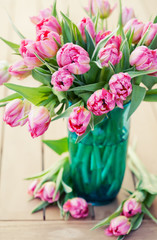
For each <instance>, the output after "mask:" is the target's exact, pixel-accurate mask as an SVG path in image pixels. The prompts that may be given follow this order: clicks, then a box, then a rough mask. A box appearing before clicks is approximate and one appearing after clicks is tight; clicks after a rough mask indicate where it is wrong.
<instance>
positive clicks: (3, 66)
mask: <svg viewBox="0 0 157 240" xmlns="http://www.w3.org/2000/svg"><path fill="white" fill-rule="evenodd" d="M8 68H9V65H8V63H7V62H6V61H0V85H2V84H3V83H5V82H7V81H9V79H10V77H11V76H10V74H9V72H8Z"/></svg>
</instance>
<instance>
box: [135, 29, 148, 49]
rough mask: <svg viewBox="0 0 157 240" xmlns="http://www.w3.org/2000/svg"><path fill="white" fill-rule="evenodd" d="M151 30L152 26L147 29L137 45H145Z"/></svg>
mask: <svg viewBox="0 0 157 240" xmlns="http://www.w3.org/2000/svg"><path fill="white" fill-rule="evenodd" d="M149 31H150V26H149V28H148V29H147V31H146V32H145V34H144V35H143V37H142V38H141V39H140V41H139V43H138V44H137V47H139V46H142V45H144V42H145V40H146V38H147V36H148V33H149Z"/></svg>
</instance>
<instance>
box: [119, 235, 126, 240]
mask: <svg viewBox="0 0 157 240" xmlns="http://www.w3.org/2000/svg"><path fill="white" fill-rule="evenodd" d="M125 237H126V235H125V236H119V237H118V238H117V240H123V239H124V238H125Z"/></svg>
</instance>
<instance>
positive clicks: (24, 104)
mask: <svg viewBox="0 0 157 240" xmlns="http://www.w3.org/2000/svg"><path fill="white" fill-rule="evenodd" d="M30 109H31V104H30V103H29V102H28V101H26V100H25V101H22V100H21V99H14V100H12V101H10V102H9V103H8V104H7V105H6V107H5V111H4V116H3V120H4V121H5V122H6V123H7V124H8V125H10V126H11V127H16V126H23V125H25V124H26V122H27V121H28V118H25V117H26V116H27V115H28V113H29V111H30ZM23 118H25V119H23ZM20 119H23V120H21V121H20Z"/></svg>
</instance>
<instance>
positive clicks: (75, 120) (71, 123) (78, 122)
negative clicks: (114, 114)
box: [68, 107, 91, 136]
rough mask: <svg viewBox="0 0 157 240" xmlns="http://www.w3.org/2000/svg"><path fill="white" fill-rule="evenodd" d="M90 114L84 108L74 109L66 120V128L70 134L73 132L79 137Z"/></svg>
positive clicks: (83, 131)
mask: <svg viewBox="0 0 157 240" xmlns="http://www.w3.org/2000/svg"><path fill="white" fill-rule="evenodd" d="M90 119H91V113H90V112H89V111H88V110H87V109H85V108H84V107H75V108H74V109H73V111H72V113H71V114H70V116H69V119H68V128H69V130H70V131H71V132H75V133H76V134H77V135H79V136H81V135H82V134H84V133H85V131H86V128H87V126H88V124H89V122H90Z"/></svg>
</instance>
